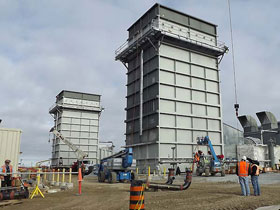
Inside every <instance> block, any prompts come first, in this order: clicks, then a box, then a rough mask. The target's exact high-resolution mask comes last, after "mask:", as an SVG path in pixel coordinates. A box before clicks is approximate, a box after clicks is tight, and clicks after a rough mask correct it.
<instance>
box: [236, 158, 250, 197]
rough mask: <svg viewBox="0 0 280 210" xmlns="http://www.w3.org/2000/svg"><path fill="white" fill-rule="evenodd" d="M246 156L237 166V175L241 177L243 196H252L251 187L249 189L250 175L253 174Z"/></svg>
mask: <svg viewBox="0 0 280 210" xmlns="http://www.w3.org/2000/svg"><path fill="white" fill-rule="evenodd" d="M246 159H247V158H246V156H243V157H242V158H241V161H239V162H238V163H237V165H236V174H237V176H238V177H239V183H240V186H241V191H242V195H243V196H249V195H250V187H249V178H248V176H249V174H251V168H250V164H249V163H248V162H246Z"/></svg>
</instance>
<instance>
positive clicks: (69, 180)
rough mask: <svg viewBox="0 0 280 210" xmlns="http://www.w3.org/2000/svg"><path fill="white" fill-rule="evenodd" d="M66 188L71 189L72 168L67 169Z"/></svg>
mask: <svg viewBox="0 0 280 210" xmlns="http://www.w3.org/2000/svg"><path fill="white" fill-rule="evenodd" d="M66 186H67V188H68V189H72V188H73V186H74V185H73V183H72V168H70V169H69V178H68V183H66Z"/></svg>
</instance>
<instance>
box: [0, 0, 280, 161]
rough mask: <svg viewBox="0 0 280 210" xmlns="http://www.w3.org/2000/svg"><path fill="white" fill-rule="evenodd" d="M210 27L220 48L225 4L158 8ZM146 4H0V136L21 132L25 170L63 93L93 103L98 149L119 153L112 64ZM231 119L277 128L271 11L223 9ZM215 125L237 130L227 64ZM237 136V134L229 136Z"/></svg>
mask: <svg viewBox="0 0 280 210" xmlns="http://www.w3.org/2000/svg"><path fill="white" fill-rule="evenodd" d="M158 2H159V3H161V4H163V5H166V6H169V7H171V8H174V9H177V10H179V11H182V12H184V13H187V14H190V15H192V16H195V17H199V18H201V19H205V20H207V21H209V22H212V23H215V24H217V25H218V34H219V40H221V41H224V42H225V43H226V45H227V46H229V47H230V50H231V44H230V29H229V18H228V6H227V1H226V0H182V1H179V0H177V1H172V0H170V1H167V0H166V1H164V0H162V1H158ZM154 3H155V1H151V0H149V1H148V0H141V1H137V0H122V1H120V0H111V1H109V0H100V1H97V0H88V1H86V0H81V1H77V0H56V1H55V0H42V1H37V0H33V1H32V0H25V1H16V0H14V1H12V0H0V118H1V119H3V122H2V124H1V127H8V128H19V129H22V130H23V134H22V143H21V151H22V152H23V155H22V158H23V159H24V160H25V162H30V161H36V160H42V159H48V158H50V157H51V144H50V143H48V139H49V133H48V131H49V129H50V127H52V125H53V120H52V118H51V116H50V115H49V114H48V110H49V107H50V106H51V105H52V104H54V102H55V96H56V95H57V94H58V93H59V92H60V91H61V90H63V89H66V90H74V91H82V92H89V93H96V94H101V95H102V105H103V107H105V112H103V113H102V116H101V128H100V140H102V141H105V140H113V141H114V142H115V144H116V145H117V146H118V147H120V146H121V145H124V139H125V137H124V132H125V124H124V119H125V111H124V108H125V104H126V101H125V95H126V89H125V84H126V74H125V73H126V69H125V68H124V66H123V65H122V64H121V63H120V62H116V61H115V59H114V55H115V54H114V52H115V50H116V49H117V48H118V47H119V46H120V45H121V44H122V43H123V42H124V41H125V40H126V39H127V31H126V30H127V28H128V27H129V26H130V25H131V24H132V23H133V22H134V21H136V20H137V19H138V18H139V17H140V16H141V15H142V14H143V13H144V12H145V11H147V10H148V9H149V8H150V7H151V6H152V5H153V4H154ZM231 6H232V21H233V33H234V44H235V45H234V47H235V58H236V71H237V72H236V73H237V88H238V90H237V91H238V102H239V103H240V114H251V115H253V116H255V113H256V112H258V111H263V110H268V111H271V112H273V113H274V114H275V115H276V117H277V118H278V119H280V109H279V103H280V99H279V89H280V84H279V78H280V73H279V68H278V66H279V63H280V54H279V47H280V36H279V31H280V24H279V20H280V15H279V10H280V1H277V0H274V1H273V0H271V1H269V2H267V1H263V0H247V1H244V0H234V1H233V0H232V1H231ZM220 70H221V88H222V103H223V117H224V122H226V123H228V124H231V125H233V126H235V127H236V126H237V121H236V119H235V117H234V116H235V115H234V109H233V104H234V103H235V102H234V86H233V70H232V59H231V54H230V53H228V54H226V55H225V57H224V59H223V61H222V63H221V65H220ZM239 127H240V126H239Z"/></svg>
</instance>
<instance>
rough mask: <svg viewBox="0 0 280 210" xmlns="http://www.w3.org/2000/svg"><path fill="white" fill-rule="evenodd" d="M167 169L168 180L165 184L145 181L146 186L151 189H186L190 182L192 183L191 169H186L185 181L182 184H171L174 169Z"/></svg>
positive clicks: (173, 177)
mask: <svg viewBox="0 0 280 210" xmlns="http://www.w3.org/2000/svg"><path fill="white" fill-rule="evenodd" d="M168 170H169V173H168V180H167V182H166V183H165V184H161V183H154V182H149V181H147V183H146V184H147V187H148V188H152V189H162V190H174V191H181V190H186V189H188V188H189V187H190V186H191V183H192V171H191V170H189V169H186V178H185V182H184V184H181V185H178V184H173V181H174V180H175V176H174V169H173V168H169V169H168Z"/></svg>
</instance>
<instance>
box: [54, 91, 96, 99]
mask: <svg viewBox="0 0 280 210" xmlns="http://www.w3.org/2000/svg"><path fill="white" fill-rule="evenodd" d="M62 97H66V98H73V99H83V100H89V101H100V95H96V94H90V93H81V92H75V91H68V90H63V91H61V92H60V93H59V94H58V95H57V102H58V101H59V100H61V99H62Z"/></svg>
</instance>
